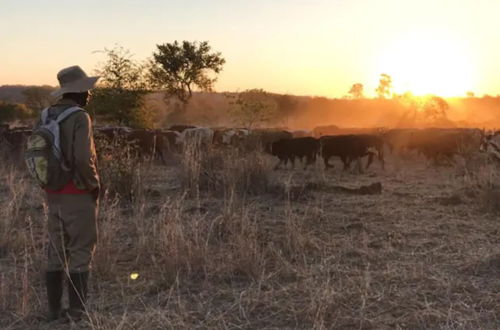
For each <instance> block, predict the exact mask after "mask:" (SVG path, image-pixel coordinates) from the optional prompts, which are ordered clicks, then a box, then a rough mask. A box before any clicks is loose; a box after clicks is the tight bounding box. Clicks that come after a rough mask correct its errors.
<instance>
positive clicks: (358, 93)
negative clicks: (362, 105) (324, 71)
mask: <svg viewBox="0 0 500 330" xmlns="http://www.w3.org/2000/svg"><path fill="white" fill-rule="evenodd" d="M363 88H364V87H363V84H361V83H356V84H353V85H352V87H351V89H350V90H349V92H348V94H349V95H350V96H351V98H352V99H362V98H364V91H363Z"/></svg>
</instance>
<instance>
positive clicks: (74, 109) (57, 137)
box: [52, 106, 84, 171]
mask: <svg viewBox="0 0 500 330" xmlns="http://www.w3.org/2000/svg"><path fill="white" fill-rule="evenodd" d="M80 111H84V110H83V109H82V108H80V107H78V106H74V107H71V108H68V109H66V110H64V111H63V112H62V113H60V114H59V116H57V118H56V119H55V120H54V121H55V123H54V130H55V131H56V132H57V134H55V135H54V145H53V146H52V150H53V152H54V154H55V155H56V157H57V159H59V160H60V161H61V166H62V168H63V169H64V170H65V171H69V170H70V167H69V166H68V165H67V164H66V161H65V159H64V157H63V155H62V150H61V147H60V143H61V138H60V133H59V132H60V127H59V124H60V123H61V122H62V121H64V120H65V119H66V118H68V117H69V116H71V115H72V114H74V113H76V112H80Z"/></svg>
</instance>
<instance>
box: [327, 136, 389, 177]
mask: <svg viewBox="0 0 500 330" xmlns="http://www.w3.org/2000/svg"><path fill="white" fill-rule="evenodd" d="M319 141H320V148H321V156H322V157H323V161H324V163H325V168H330V167H332V165H330V164H329V163H328V160H329V159H330V157H332V156H337V157H340V159H341V160H342V163H343V164H344V170H347V169H348V168H349V167H350V164H351V162H352V161H353V160H356V162H357V164H358V170H359V171H360V172H362V171H363V169H362V166H361V158H362V157H365V156H368V163H367V164H366V168H368V167H369V166H370V164H371V163H372V161H373V156H374V155H376V154H379V152H378V150H379V148H380V150H381V146H382V141H381V139H380V138H378V137H377V136H373V135H333V136H322V137H321V138H320V139H319ZM379 157H380V158H379V159H380V160H381V162H382V164H384V162H383V156H380V154H379Z"/></svg>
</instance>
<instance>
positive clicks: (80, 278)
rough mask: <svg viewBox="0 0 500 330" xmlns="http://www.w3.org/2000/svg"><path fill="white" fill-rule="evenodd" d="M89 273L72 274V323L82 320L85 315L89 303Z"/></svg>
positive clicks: (70, 293)
mask: <svg viewBox="0 0 500 330" xmlns="http://www.w3.org/2000/svg"><path fill="white" fill-rule="evenodd" d="M88 278H89V272H82V273H70V274H69V281H68V298H69V299H68V300H69V309H68V318H69V319H71V320H72V321H75V322H76V321H79V320H81V318H82V316H83V314H84V313H85V303H86V301H87V281H88Z"/></svg>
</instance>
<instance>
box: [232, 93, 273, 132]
mask: <svg viewBox="0 0 500 330" xmlns="http://www.w3.org/2000/svg"><path fill="white" fill-rule="evenodd" d="M228 97H230V98H231V99H232V101H230V104H231V108H230V111H231V113H232V115H233V116H234V120H235V122H236V123H237V124H239V125H242V126H243V127H246V128H249V129H251V128H255V127H256V126H258V125H260V124H263V123H265V122H268V121H270V120H271V119H273V118H274V117H276V114H277V109H278V105H277V103H276V101H275V100H274V98H272V97H271V96H270V95H269V94H268V93H267V92H266V91H264V90H263V89H247V90H245V91H243V92H241V93H238V94H236V95H234V94H231V95H228Z"/></svg>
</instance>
